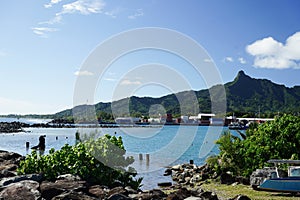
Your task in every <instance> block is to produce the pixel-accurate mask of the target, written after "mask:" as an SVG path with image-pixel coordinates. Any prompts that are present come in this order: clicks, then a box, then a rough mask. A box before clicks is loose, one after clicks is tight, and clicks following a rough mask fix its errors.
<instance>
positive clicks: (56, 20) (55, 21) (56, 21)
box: [39, 13, 62, 25]
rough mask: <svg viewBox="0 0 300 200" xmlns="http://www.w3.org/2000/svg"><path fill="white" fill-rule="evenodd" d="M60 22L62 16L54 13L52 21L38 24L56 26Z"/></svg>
mask: <svg viewBox="0 0 300 200" xmlns="http://www.w3.org/2000/svg"><path fill="white" fill-rule="evenodd" d="M61 21H62V15H61V14H59V13H56V15H55V17H53V18H52V19H50V20H49V21H45V22H40V23H39V24H50V25H53V24H58V23H60V22H61Z"/></svg>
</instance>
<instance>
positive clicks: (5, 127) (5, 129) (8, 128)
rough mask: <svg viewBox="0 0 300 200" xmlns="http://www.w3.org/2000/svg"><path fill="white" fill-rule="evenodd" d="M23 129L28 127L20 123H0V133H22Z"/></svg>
mask: <svg viewBox="0 0 300 200" xmlns="http://www.w3.org/2000/svg"><path fill="white" fill-rule="evenodd" d="M25 127H29V125H28V124H25V123H21V122H10V123H9V122H0V133H17V132H24V129H23V128H25Z"/></svg>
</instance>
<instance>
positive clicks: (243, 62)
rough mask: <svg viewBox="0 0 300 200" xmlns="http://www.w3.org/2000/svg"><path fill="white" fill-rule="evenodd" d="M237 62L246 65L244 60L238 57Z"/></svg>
mask: <svg viewBox="0 0 300 200" xmlns="http://www.w3.org/2000/svg"><path fill="white" fill-rule="evenodd" d="M238 60H239V62H240V63H241V64H246V63H247V62H246V60H245V59H244V58H242V57H239V58H238Z"/></svg>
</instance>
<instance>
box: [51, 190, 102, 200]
mask: <svg viewBox="0 0 300 200" xmlns="http://www.w3.org/2000/svg"><path fill="white" fill-rule="evenodd" d="M68 199H72V200H98V199H97V198H94V197H91V196H88V195H86V194H83V193H81V192H75V191H70V192H64V193H62V194H60V195H57V196H55V197H53V198H52V199H51V200H68Z"/></svg>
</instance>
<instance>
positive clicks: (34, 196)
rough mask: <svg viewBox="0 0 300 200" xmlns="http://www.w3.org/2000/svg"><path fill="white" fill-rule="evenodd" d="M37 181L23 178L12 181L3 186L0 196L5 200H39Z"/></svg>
mask: <svg viewBox="0 0 300 200" xmlns="http://www.w3.org/2000/svg"><path fill="white" fill-rule="evenodd" d="M38 188H39V183H38V182H36V181H32V180H24V181H20V182H17V183H12V184H10V185H8V186H7V187H5V188H4V189H3V190H2V191H1V193H0V197H2V198H3V199H5V200H25V199H26V200H39V199H40V198H41V194H40V192H39V190H38Z"/></svg>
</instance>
